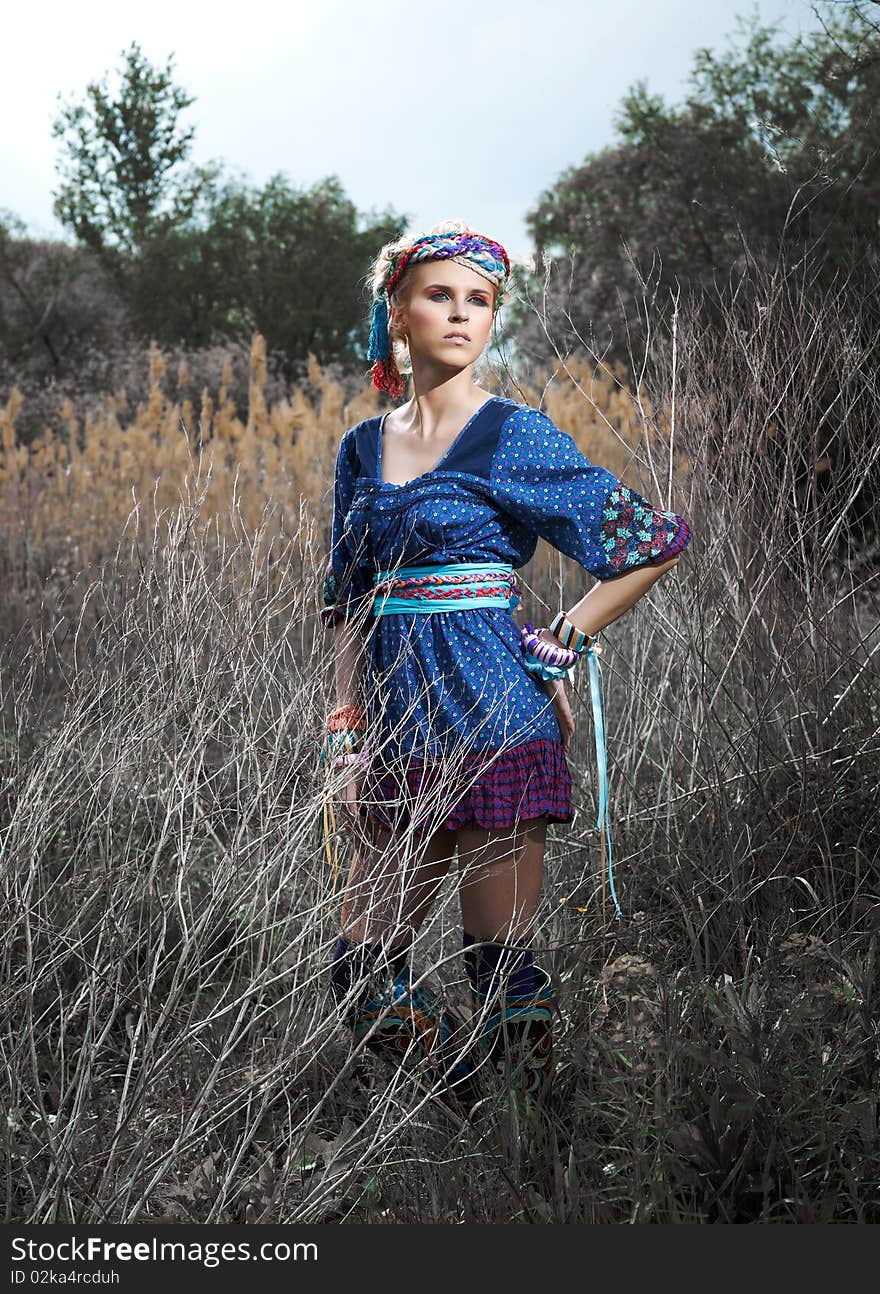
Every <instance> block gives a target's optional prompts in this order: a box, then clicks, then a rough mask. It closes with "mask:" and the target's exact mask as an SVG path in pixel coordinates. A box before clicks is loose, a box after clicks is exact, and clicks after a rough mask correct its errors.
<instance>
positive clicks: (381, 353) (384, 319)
mask: <svg viewBox="0 0 880 1294" xmlns="http://www.w3.org/2000/svg"><path fill="white" fill-rule="evenodd" d="M390 354H391V347H390V344H389V340H388V300H387V298H386V297H385V296H384V295H383V296H381V297H377V298H376V300H375V301H374V302H373V312H372V315H371V319H370V348H369V350H368V351H367V359H388V357H389V355H390Z"/></svg>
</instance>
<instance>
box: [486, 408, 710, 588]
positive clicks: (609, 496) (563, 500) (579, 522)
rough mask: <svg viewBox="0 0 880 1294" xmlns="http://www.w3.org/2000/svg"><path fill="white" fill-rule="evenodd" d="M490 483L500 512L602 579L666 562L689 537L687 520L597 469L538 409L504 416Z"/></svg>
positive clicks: (519, 410) (529, 409) (524, 409)
mask: <svg viewBox="0 0 880 1294" xmlns="http://www.w3.org/2000/svg"><path fill="white" fill-rule="evenodd" d="M490 485H491V489H492V494H493V497H494V499H495V501H496V503H497V504H498V505H499V507H501V508H502V510H504V511H506V512H507V513H508V514H509V515H511V516H513V517H514V518H515V519H516V520H517V521H519V522H520V523H521V524H522V525H524V526H526V528H528V529H530V530H531V531H532V532H533V533H534V534H535V535H537V536H540V537H541V538H543V539H546V540H547V541H548V542H549V543H551V544H552V545H553V546H554V548H558V549H559V551H560V552H562V553H565V554H566V555H567V556H568V557H572V558H574V560H575V561H576V562H579V563H580V565H581V566H583V567H585V569H586V570H588V571H589V572H590V574H591V575H595V576H596V578H597V579H600V580H604V579H610V578H611V576H613V575H619V574H621V572H623V571H629V570H633V569H634V568H635V567H638V566H653V565H657V564H659V563H660V562H665V561H668V560H669V559H670V558H671V557H675V556H676V555H677V554H678V553H681V552H683V551H684V550H685V548H687V546H688V544H689V542H690V538H691V532H690V528H689V526H688V524H687V522H686V521H685V519H684V517H679V516H678V515H677V514H676V513H674V512H663V511H661V510H660V509H659V508H655V507H653V506H652V504H650V503H649V502H648V501H647V499H644V498H642V496H641V495H640V494H637V493H636V491H635V490H631V489H630V488H629V486H627V485H624V484H623V482H622V481H620V480H618V478H617V477H616V476H615V475H614V473H613V472H609V471H608V470H607V469H606V468H604V467H596V466H595V465H594V464H593V463H591V462H590V461H589V459H588V458H586V457H585V456H584V455H583V454H582V453H581V452H580V450H579V449H578V447H577V445H576V444H575V442H574V440H573V439H572V437H571V436H570V435H569V434H568V433H567V432H565V431H560V429H559V428H558V427H557V426H556V424H555V423H554V422H553V420H552V419H551V418H549V417H548V416H547V415H546V414H545V413H541V412H540V410H538V409H531V408H527V407H520V408H518V409H516V410H515V411H514V412H513V413H512V414H511V415H510V416H509V417H508V418H507V419H505V422H504V425H503V426H502V428H501V433H500V436H499V440H498V445H497V447H496V450H495V453H494V455H493V458H492V468H491V475H490ZM536 542H537V540H536Z"/></svg>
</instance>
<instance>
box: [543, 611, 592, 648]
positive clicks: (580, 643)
mask: <svg viewBox="0 0 880 1294" xmlns="http://www.w3.org/2000/svg"><path fill="white" fill-rule="evenodd" d="M550 632H551V634H553V635H554V637H556V638H558V639H559V641H560V642H561V643H564V644H565V646H566V647H567V648H569V649H570V650H571V651H573V652H575V654H576V655H578V656H580V655H581V654H582V653H583V652H586V651H589V650H590V648H591V647H592V646H593V645H594V643H595V641H596V636H595V634H594V635H590V634H585V633H584V631H583V630H582V629H578V627H577V625H573V624H572V623H571V621H570V620H567V619H566V616H565V612H564V611H557V613H556V615H555V616H554V617H553V619H552V620H551V621H550Z"/></svg>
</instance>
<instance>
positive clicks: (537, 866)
mask: <svg viewBox="0 0 880 1294" xmlns="http://www.w3.org/2000/svg"><path fill="white" fill-rule="evenodd" d="M456 834H457V836H458V869H459V887H458V888H459V896H460V899H461V917H462V923H463V925H464V928H465V930H467V931H469V932H470V933H471V934H473V935H476V936H477V937H478V938H479V939H487V940H492V941H495V942H499V943H500V942H503V941H504V940H507V939H521V938H524V937H525V936H527V935H528V934H529V933H530V932H531V926H532V922H533V920H534V916H535V911H536V909H537V907H538V900H539V898H540V896H541V881H542V878H543V872H544V849H545V846H546V843H547V819H546V817H543V818H531V819H529V820H528V821H523V822H517V823H516V824H515V826H514V827H509V828H506V829H504V830H495V829H489V828H467V829H462V830H460V831H458V832H457V833H456Z"/></svg>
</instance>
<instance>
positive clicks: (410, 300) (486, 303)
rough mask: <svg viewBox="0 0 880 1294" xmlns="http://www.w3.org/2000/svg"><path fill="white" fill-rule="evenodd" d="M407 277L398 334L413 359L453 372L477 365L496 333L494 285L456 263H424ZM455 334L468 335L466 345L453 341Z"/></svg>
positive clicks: (445, 261)
mask: <svg viewBox="0 0 880 1294" xmlns="http://www.w3.org/2000/svg"><path fill="white" fill-rule="evenodd" d="M406 276H407V278H409V279H410V282H409V285H408V296H407V297H406V298H405V303H404V304H403V308H402V311H401V312H400V318H401V325H402V326H401V327H400V329H399V332H400V335H403V336H406V337H408V338H409V349H410V354H411V355H415V354H417V355H418V356H419V357H421V358H423V359H426V360H429V361H431V362H436V363H439V364H448V365H450V366H452V367H455V368H463V367H465V365H467V364H471V363H473V361H474V360H475V359H477V358H478V357H479V356H480V355H481V354H482V352H483V349H484V347H485V346H486V343H487V342H488V340H489V335H490V333H491V331H492V303H493V301H494V299H495V288H494V286H493V284H491V283H490V282H489V280H488V279H487V278H485V277H484V276H483V275H482V274H479V273H478V272H477V271H475V270H471V269H468V267H467V266H466V265H462V264H459V262H457V261H452V260H440V261H422V262H421V263H420V264H418V265H414V266H412V268H411V269H409V270H407V275H406ZM410 276H412V277H411V278H410ZM453 332H458V333H464V334H465V340H458V341H455V340H453V339H452V338H450V337H449V335H448V334H450V333H453Z"/></svg>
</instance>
